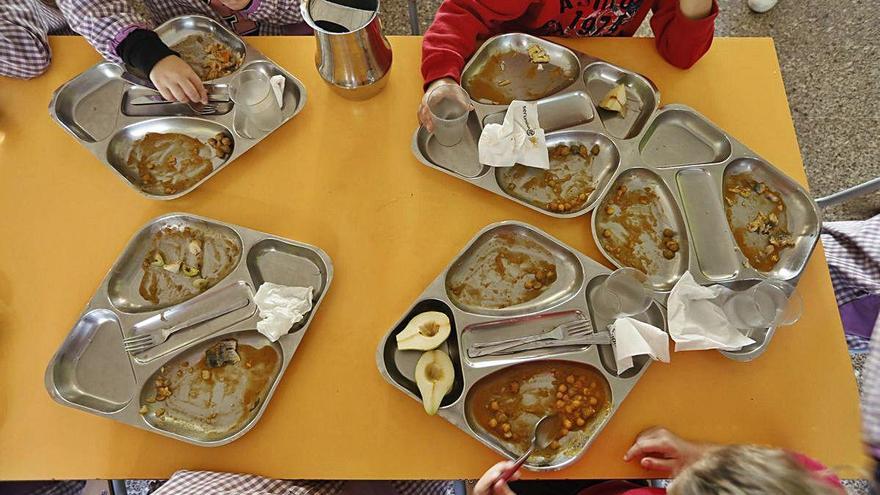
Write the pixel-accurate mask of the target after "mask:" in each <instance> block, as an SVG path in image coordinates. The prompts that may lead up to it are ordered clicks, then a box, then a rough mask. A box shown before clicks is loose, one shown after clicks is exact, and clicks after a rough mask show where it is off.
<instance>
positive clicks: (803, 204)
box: [723, 158, 821, 280]
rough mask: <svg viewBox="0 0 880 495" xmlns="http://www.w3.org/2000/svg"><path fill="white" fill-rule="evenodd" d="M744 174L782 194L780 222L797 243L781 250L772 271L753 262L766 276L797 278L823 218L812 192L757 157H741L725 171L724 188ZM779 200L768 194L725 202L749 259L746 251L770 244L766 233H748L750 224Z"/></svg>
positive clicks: (731, 224) (735, 232) (817, 237)
mask: <svg viewBox="0 0 880 495" xmlns="http://www.w3.org/2000/svg"><path fill="white" fill-rule="evenodd" d="M742 174H747V175H748V176H749V177H750V178H752V179H755V180H757V181H760V182H763V183H764V184H766V185H767V186H768V187H769V188H770V189H772V190H774V191H776V192H778V193H779V195H780V196H781V198H780V199H781V200H782V203H784V205H785V210H784V211H783V212H779V211H776V213H777V216H778V218H779V222H780V225H781V226H783V227H787V230H788V232H790V233H791V235H792V237H793V239H794V246H793V247H789V248H786V249H783V250H782V251H780V252H779V261H778V262H777V263H776V264H775V266H773V267H772V268H771V269H769V270H764V269H761V268H759V267H757V266H754V264H753V265H752V266H753V268H755V269H756V270H758V271H760V272H762V273H764V274H765V275H767V276H769V277H772V278H778V279H782V280H789V279H793V278H795V277H797V276H798V275H800V273H801V272H802V271H803V269H804V266H805V265H806V263H807V261H808V260H809V258H810V255H811V254H812V252H813V249H814V248H815V246H816V242H818V239H819V230H820V228H821V219H820V216H819V210H818V207H817V206H816V203H815V202H814V201H813V200H812V199H811V198H810V196H809V194H807V192H806V191H805V190H804V189H803V188H802V187H800V186H799V185H798V184H797V183H796V182H794V181H793V180H792V179H791V178H789V177H787V176H785V175H783V174H782V173H781V172H779V171H778V170H777V169H776V168H774V167H772V166H771V165H769V164H768V163H766V162H764V161H762V160H760V159H758V158H738V159H736V160H733V161H732V162H731V163H730V164H728V165H727V167H726V168H725V170H724V181H723V190H724V191H727V189H728V187H729V185H730V184H731V182H730V181H731V180H732V179H733V178H734V177H736V176H740V175H742ZM775 205H777V204H776V203H773V202H770V201H768V200H767V199H766V195H761V194H752V195H751V196H750V197H749V198H742V199H738V201H737V202H735V204H734V205H727V204H725V207H726V210H727V214H728V221H729V226H730V229H731V230H732V231H733V234H734V238H735V239H736V241H737V244H738V245H739V248H740V250H741V251H742V252H743V254H744V255H745V257H746V259H748V258H749V256H748V254H747V251H748V250H751V249H762V248H764V247H765V246H766V245H767V240H766V237H765V236H762V235H757V234H752V233H751V232H748V223H749V222H751V221H752V219H753V218H754V217H755V216H756V215H757V213H758V212H759V211H760V212H770V211H771V210H773V207H774V206H775Z"/></svg>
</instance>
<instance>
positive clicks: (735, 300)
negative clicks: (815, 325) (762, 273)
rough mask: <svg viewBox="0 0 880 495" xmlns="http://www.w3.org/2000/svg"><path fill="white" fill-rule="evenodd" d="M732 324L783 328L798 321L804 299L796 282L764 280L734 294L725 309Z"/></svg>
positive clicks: (741, 327)
mask: <svg viewBox="0 0 880 495" xmlns="http://www.w3.org/2000/svg"><path fill="white" fill-rule="evenodd" d="M722 309H723V310H724V314H725V315H726V316H727V319H728V320H729V321H730V323H731V324H732V325H733V326H735V327H737V328H740V329H755V328H769V327H772V326H775V327H781V326H786V325H791V324H793V323H795V322H797V321H798V320H799V319H800V317H801V313H803V310H804V307H803V300H802V299H801V295H800V293H799V292H798V291H797V289H795V288H794V286H793V285H791V284H789V283H787V282H783V281H781V280H762V281H761V282H759V283H757V284H755V285H753V286H751V287H749V288H748V289H746V290H744V291H739V292H736V293H734V294H733V295H731V296H730V297H729V298H728V299H727V301H725V302H724V306H723V308H722Z"/></svg>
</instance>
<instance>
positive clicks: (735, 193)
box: [724, 174, 794, 272]
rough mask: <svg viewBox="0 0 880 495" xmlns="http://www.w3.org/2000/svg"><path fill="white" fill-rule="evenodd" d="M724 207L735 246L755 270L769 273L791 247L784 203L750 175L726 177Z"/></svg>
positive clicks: (774, 192) (791, 242)
mask: <svg viewBox="0 0 880 495" xmlns="http://www.w3.org/2000/svg"><path fill="white" fill-rule="evenodd" d="M724 206H725V211H726V213H727V221H728V223H729V224H730V228H731V230H732V232H733V237H734V239H736V244H737V245H738V246H739V249H740V250H741V251H742V253H743V255H744V256H745V257H746V259H748V260H749V264H750V265H752V267H753V268H755V269H756V270H760V271H762V272H769V271H770V270H772V269H773V268H774V267H776V264H777V263H778V262H779V257H780V255H781V253H782V252H783V250H785V249H788V248H790V247H792V246H794V237H793V236H792V235H791V232H789V231H788V211H787V207H786V205H785V201H784V200H783V197H782V195H781V194H780V193H779V191H776V190H774V189H772V188H771V187H770V186H768V185H767V184H765V183H764V182H761V181H759V180H757V179H755V178H753V177H751V176H750V175H749V174H738V175H732V176H729V177H725V179H724Z"/></svg>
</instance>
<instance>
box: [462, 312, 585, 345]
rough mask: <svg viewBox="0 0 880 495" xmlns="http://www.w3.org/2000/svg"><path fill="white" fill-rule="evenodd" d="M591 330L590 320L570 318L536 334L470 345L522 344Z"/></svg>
mask: <svg viewBox="0 0 880 495" xmlns="http://www.w3.org/2000/svg"><path fill="white" fill-rule="evenodd" d="M592 330H593V325H592V324H591V323H590V320H582V319H577V320H572V321H567V322H565V323H560V324H559V325H556V326H555V327H553V328H552V329H550V330H548V331H546V332H543V333H539V334H538V335H528V336H525V337H515V338H512V339H505V340H496V341H493V342H477V343H474V344H472V345H471V348H472V349H482V348H486V347H497V346H500V345H503V344H512V345H513V346H516V345H523V344H528V343H531V342H537V341H539V340H562V339H564V338H567V337H569V336H571V335H577V334H582V333H587V332H590V331H592Z"/></svg>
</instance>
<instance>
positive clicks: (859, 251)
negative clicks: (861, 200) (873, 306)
mask: <svg viewBox="0 0 880 495" xmlns="http://www.w3.org/2000/svg"><path fill="white" fill-rule="evenodd" d="M822 244H823V245H824V246H825V254H826V256H827V258H828V269H829V271H830V272H831V282H832V284H833V285H834V295H835V296H836V297H837V305H838V306H840V307H842V306H844V305H847V304H849V303H852V302H854V301H857V300H859V299H862V298H864V297H866V296H871V295H880V215H877V216H875V217H873V218H871V219H869V220H862V221H854V222H828V223H826V224H825V225H824V226H823V228H822ZM842 311H843V310H842ZM846 340H847V344H848V345H849V348H850V350H851V351H854V352H864V351H867V350H868V346H869V341H868V338H866V337H865V336H863V335H857V334H854V333H852V332H848V333H847V335H846Z"/></svg>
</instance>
